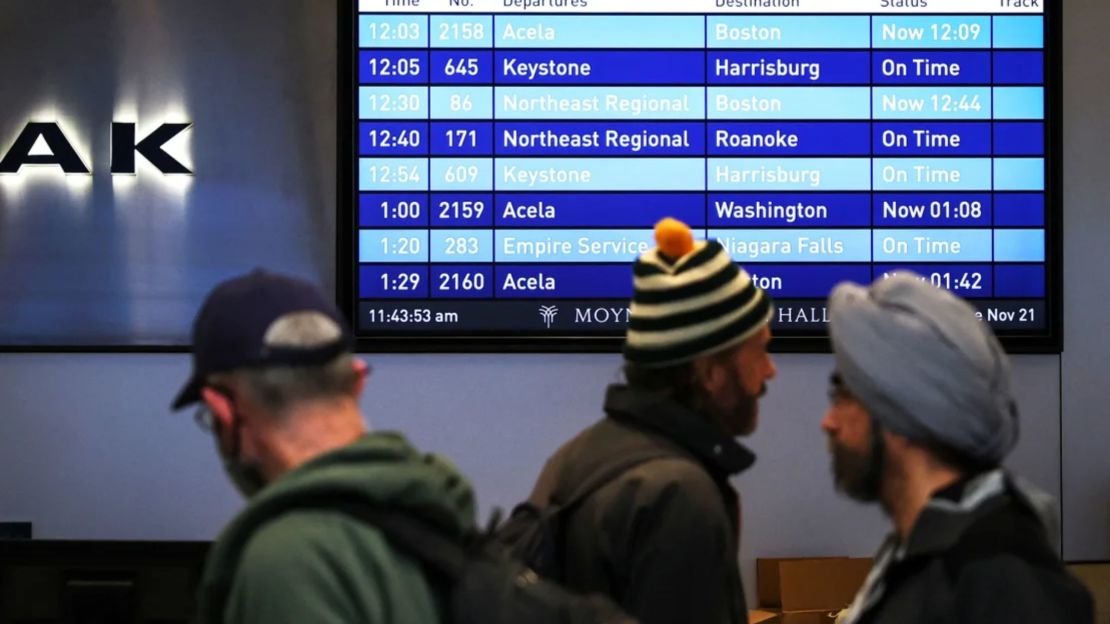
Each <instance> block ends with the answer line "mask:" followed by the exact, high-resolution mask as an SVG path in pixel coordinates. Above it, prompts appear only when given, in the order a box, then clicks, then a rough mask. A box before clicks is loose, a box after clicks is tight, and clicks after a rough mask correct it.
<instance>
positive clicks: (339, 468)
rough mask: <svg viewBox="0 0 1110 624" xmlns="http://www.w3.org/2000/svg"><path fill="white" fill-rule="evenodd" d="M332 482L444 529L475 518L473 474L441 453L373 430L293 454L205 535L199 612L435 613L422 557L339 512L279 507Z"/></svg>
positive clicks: (316, 620)
mask: <svg viewBox="0 0 1110 624" xmlns="http://www.w3.org/2000/svg"><path fill="white" fill-rule="evenodd" d="M321 492H330V493H336V492H338V493H339V494H340V496H341V497H342V498H344V499H347V497H350V498H351V499H352V500H358V499H362V500H365V501H368V502H371V503H374V504H376V505H379V506H381V507H382V508H383V509H387V510H391V511H392V510H398V511H402V510H403V511H405V512H406V513H411V514H413V515H415V516H418V517H420V518H422V519H424V520H426V521H428V522H430V523H432V524H434V525H436V526H438V527H440V528H442V529H443V530H444V531H447V532H448V533H449V534H456V535H461V534H462V533H464V532H465V531H467V530H469V529H471V528H472V527H473V524H474V495H473V491H472V490H471V488H470V485H469V483H467V481H466V479H464V478H463V477H462V476H461V475H460V474H459V472H458V471H457V470H456V469H455V468H454V466H452V465H451V464H450V462H448V461H447V460H445V459H444V458H442V457H439V456H435V455H425V454H422V453H419V452H418V451H416V450H415V449H414V448H413V447H412V446H410V445H409V444H408V442H407V441H406V440H405V439H404V438H403V437H402V436H400V435H397V434H391V433H374V434H369V435H366V436H363V437H361V438H359V439H358V440H357V441H355V442H354V443H352V444H350V445H348V446H345V447H343V448H340V449H338V450H335V451H332V452H330V453H327V454H324V455H322V456H320V457H317V458H316V459H314V460H312V461H310V462H308V463H306V464H304V465H302V466H299V467H298V468H296V469H295V470H292V471H290V472H288V473H286V474H285V475H282V477H281V478H280V479H278V480H277V481H275V482H274V483H272V484H270V485H269V486H267V487H266V488H265V489H263V490H262V491H261V492H260V493H259V494H257V495H256V496H255V497H253V498H252V499H251V500H250V501H249V502H248V504H247V506H246V508H245V509H243V511H242V512H241V513H240V514H239V515H238V516H236V517H235V519H234V520H232V522H231V524H229V525H228V526H227V528H225V529H224V531H223V533H222V534H221V535H220V537H219V539H218V540H217V541H216V543H215V544H214V545H213V547H212V551H211V553H210V554H209V557H208V562H207V565H206V569H205V572H204V578H203V579H202V580H201V587H200V595H199V600H198V616H199V617H198V621H199V622H201V623H202V624H222V623H226V624H263V623H265V624H284V623H289V624H340V623H342V624H355V623H365V624H425V623H426V624H438V623H439V622H440V621H441V617H440V612H441V606H440V598H439V597H438V596H437V595H436V592H435V591H434V589H433V588H432V587H431V586H429V584H428V582H427V581H426V580H425V578H424V575H423V573H422V571H421V567H420V565H419V563H418V562H417V561H415V560H413V559H411V558H410V557H408V556H407V555H405V554H403V553H400V552H398V551H396V550H395V549H394V548H392V547H391V546H390V544H389V543H388V542H386V540H385V538H384V537H383V535H382V534H381V533H380V532H379V531H378V530H377V529H375V528H374V527H372V526H369V525H367V524H364V523H362V522H360V521H358V520H356V519H353V518H351V517H349V516H347V515H344V514H343V513H342V512H334V511H327V510H322V509H296V510H291V511H284V512H276V508H278V507H279V506H281V505H282V504H283V501H284V502H288V500H290V499H291V498H292V497H301V496H303V495H305V494H306V493H309V494H312V493H321Z"/></svg>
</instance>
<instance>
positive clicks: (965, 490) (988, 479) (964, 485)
mask: <svg viewBox="0 0 1110 624" xmlns="http://www.w3.org/2000/svg"><path fill="white" fill-rule="evenodd" d="M1006 492H1007V480H1006V475H1005V473H1004V472H1003V471H1002V470H1001V469H996V470H991V471H989V472H984V473H980V474H977V475H974V476H972V477H970V478H968V479H964V480H961V481H958V482H956V483H954V484H952V485H950V486H948V487H946V488H944V489H942V490H939V491H937V492H935V493H934V494H933V497H932V498H931V499H930V500H929V502H928V504H926V505H925V508H924V509H922V510H921V514H920V515H919V516H918V517H917V521H916V522H915V523H914V525H913V529H912V530H911V531H910V534H909V537H908V538H907V539H906V542H905V551H904V556H905V557H913V556H917V555H925V554H929V553H934V552H941V551H944V550H946V549H948V548H950V547H951V546H953V545H955V544H956V542H957V541H959V539H960V537H961V536H962V535H963V534H964V532H965V531H966V530H967V528H968V527H969V526H971V524H972V523H973V522H975V520H976V519H978V518H979V517H981V516H982V515H983V514H984V513H986V512H987V511H989V510H991V509H993V508H994V507H995V506H996V505H997V504H1001V503H1004V502H1005V501H1006V500H1007V499H1008V497H1005V496H1003V495H1004V494H1006Z"/></svg>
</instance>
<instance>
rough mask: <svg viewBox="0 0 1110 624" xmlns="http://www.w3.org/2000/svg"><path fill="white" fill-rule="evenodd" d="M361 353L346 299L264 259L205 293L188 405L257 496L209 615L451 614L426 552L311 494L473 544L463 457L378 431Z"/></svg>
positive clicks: (228, 554)
mask: <svg viewBox="0 0 1110 624" xmlns="http://www.w3.org/2000/svg"><path fill="white" fill-rule="evenodd" d="M351 348H352V339H351V332H350V329H349V328H348V325H347V323H346V321H345V320H344V319H343V317H342V315H341V314H340V313H339V311H338V310H337V309H336V306H335V305H334V304H333V303H332V301H331V298H330V297H328V296H327V295H325V294H324V293H323V292H321V291H320V290H319V289H318V288H317V287H316V286H314V285H313V284H311V283H309V282H307V281H305V280H302V279H299V278H295V277H290V276H286V275H280V274H277V273H271V272H268V271H264V270H255V271H252V272H251V273H249V274H247V275H243V276H240V277H236V278H233V279H230V280H228V281H226V282H223V283H221V284H219V285H218V286H217V287H216V288H215V289H214V290H213V291H212V293H211V294H210V295H209V296H208V298H207V299H206V300H205V302H204V305H203V306H202V308H201V310H200V313H199V314H198V315H197V319H196V323H195V325H194V327H193V373H192V375H191V376H190V378H189V381H188V382H187V383H186V384H185V387H184V388H182V390H181V392H180V393H179V394H178V395H177V398H176V399H175V400H174V402H173V407H174V408H175V409H180V408H182V407H184V406H187V405H190V404H193V403H198V404H199V408H198V410H197V423H198V424H200V425H201V426H202V427H203V428H204V429H205V430H207V431H209V432H210V433H211V434H212V435H213V437H214V439H215V443H216V447H217V449H218V452H219V455H220V457H221V458H222V459H223V463H224V467H225V469H226V471H227V473H228V476H229V477H230V478H231V481H232V482H233V483H234V484H235V485H236V487H238V489H239V490H240V491H241V492H242V493H243V494H244V495H245V496H247V497H248V499H249V500H248V501H247V505H246V506H245V507H244V508H243V510H242V511H240V512H239V514H237V515H236V517H235V518H234V519H233V520H232V521H231V523H230V524H228V526H227V527H226V528H225V529H224V531H223V532H222V533H221V535H220V538H219V539H218V540H217V541H216V543H215V544H214V545H213V546H212V549H211V551H210V554H209V559H208V563H207V566H206V569H205V573H204V578H203V579H202V580H201V586H200V595H199V599H198V610H199V612H200V613H199V614H200V618H199V621H201V622H205V623H224V624H249V623H253V622H267V623H268V624H287V623H288V624H301V623H303V622H340V621H351V618H352V616H351V614H362V615H360V617H359V618H356V619H362V620H365V619H370V620H373V621H381V622H387V621H388V622H429V623H431V624H438V623H439V622H440V621H441V617H440V614H439V610H438V608H437V605H439V604H442V603H443V601H444V600H445V599H446V596H443V595H440V594H441V591H440V589H439V586H438V585H436V584H434V583H432V582H431V581H430V580H429V579H427V578H425V576H424V572H423V569H422V568H421V567H420V565H419V564H418V563H417V562H416V561H414V560H413V559H412V558H411V557H409V556H408V555H406V554H405V553H404V552H402V551H399V550H395V549H394V548H393V546H392V545H391V544H390V543H389V542H388V541H387V540H386V539H385V538H384V536H383V535H382V533H381V532H380V531H379V530H378V529H377V528H375V527H374V526H372V525H369V524H367V523H365V522H361V521H359V520H357V519H355V518H353V517H351V516H349V515H348V514H346V513H345V512H344V511H342V510H339V509H334V510H333V509H328V508H326V507H325V508H321V507H312V506H310V505H306V504H305V501H306V500H308V501H314V500H320V499H321V498H326V499H327V500H334V499H340V498H341V499H342V500H343V501H344V502H346V503H350V504H354V505H361V506H367V507H373V508H381V509H388V510H391V511H396V512H398V513H404V514H405V515H411V516H413V517H414V518H415V519H416V520H419V521H422V522H426V523H429V524H431V525H434V526H436V527H438V528H440V529H441V530H442V531H443V532H444V533H445V534H448V535H456V536H459V537H460V539H461V536H462V535H463V534H465V533H467V532H469V531H471V530H472V529H473V526H474V495H473V492H472V490H471V488H470V485H469V483H468V482H467V480H466V479H465V478H463V477H462V475H460V474H459V473H458V471H457V470H456V469H455V468H454V466H452V465H451V463H450V462H449V461H447V460H445V459H443V458H440V457H438V456H435V455H429V454H425V453H421V452H419V451H418V450H416V449H415V448H413V447H412V446H411V445H410V444H409V443H408V442H407V441H406V440H405V439H404V438H403V437H402V436H401V435H399V434H396V433H385V432H379V433H370V432H368V430H367V426H366V423H365V421H364V419H363V416H362V413H361V411H360V408H359V397H360V396H361V394H362V390H363V387H364V385H365V383H366V377H367V374H368V372H369V367H367V365H366V364H365V363H363V362H362V361H361V360H360V359H358V358H356V357H354V355H353V354H352V353H351ZM371 614H374V615H371ZM381 614H392V615H390V616H385V615H381ZM363 616H365V617H363Z"/></svg>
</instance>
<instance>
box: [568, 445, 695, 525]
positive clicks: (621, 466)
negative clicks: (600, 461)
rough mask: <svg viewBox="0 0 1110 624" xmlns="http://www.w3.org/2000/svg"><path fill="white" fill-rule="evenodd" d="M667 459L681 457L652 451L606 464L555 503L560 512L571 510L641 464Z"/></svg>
mask: <svg viewBox="0 0 1110 624" xmlns="http://www.w3.org/2000/svg"><path fill="white" fill-rule="evenodd" d="M666 457H680V456H679V455H677V454H675V453H673V452H669V451H664V450H660V449H652V450H648V451H642V452H640V453H635V454H632V455H628V456H625V457H622V458H620V459H619V460H618V461H614V462H611V463H608V464H604V465H603V466H602V468H601V469H599V470H598V471H597V472H594V473H593V474H592V475H590V476H589V478H587V479H586V480H584V481H582V482H581V483H580V484H578V487H576V488H574V490H572V491H571V493H570V495H569V496H568V497H567V498H566V500H555V501H553V502H555V503H557V504H558V505H559V507H560V511H563V510H566V509H570V508H572V507H575V506H577V505H578V504H579V503H581V502H582V501H584V500H585V499H587V498H589V496H590V495H591V494H593V493H594V492H596V491H598V490H600V489H601V488H602V487H603V486H605V485H606V484H608V483H609V482H611V481H613V480H615V479H616V478H617V477H619V476H621V475H623V474H624V473H626V472H628V471H630V470H632V469H633V468H635V467H637V466H639V465H641V464H646V463H648V462H650V461H653V460H656V459H663V458H666ZM557 491H558V490H556V492H557ZM552 498H555V496H552Z"/></svg>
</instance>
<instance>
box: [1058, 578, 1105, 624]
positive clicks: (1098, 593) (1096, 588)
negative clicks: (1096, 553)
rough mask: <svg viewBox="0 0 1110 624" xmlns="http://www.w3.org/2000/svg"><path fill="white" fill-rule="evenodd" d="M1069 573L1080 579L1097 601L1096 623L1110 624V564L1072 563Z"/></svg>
mask: <svg viewBox="0 0 1110 624" xmlns="http://www.w3.org/2000/svg"><path fill="white" fill-rule="evenodd" d="M1068 571H1069V572H1071V573H1072V574H1074V575H1076V576H1077V577H1079V580H1080V581H1083V584H1084V585H1086V586H1087V589H1089V590H1091V596H1093V597H1094V599H1095V623H1096V624H1110V563H1072V564H1068Z"/></svg>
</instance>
